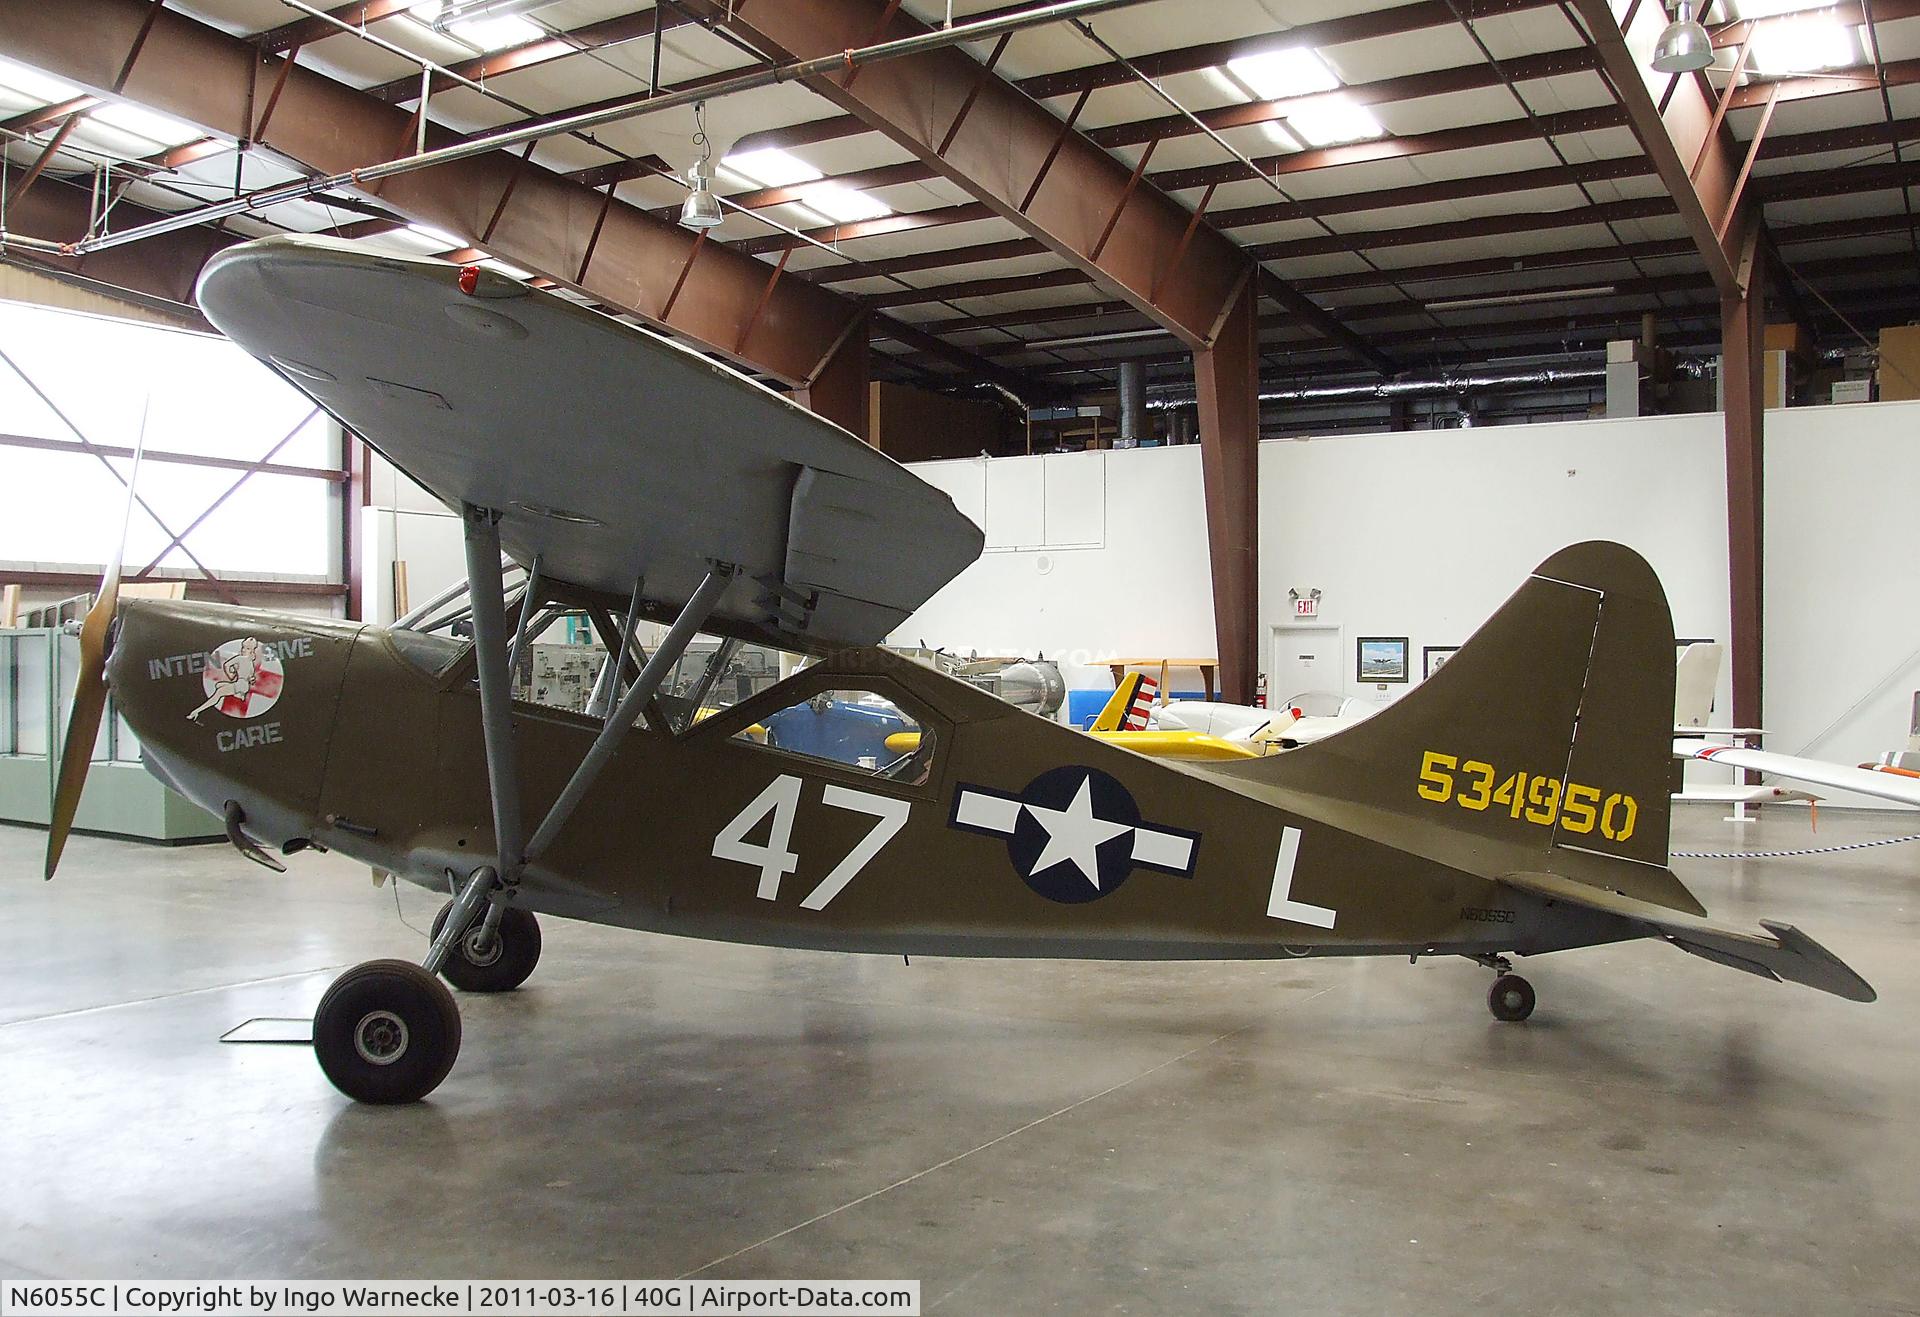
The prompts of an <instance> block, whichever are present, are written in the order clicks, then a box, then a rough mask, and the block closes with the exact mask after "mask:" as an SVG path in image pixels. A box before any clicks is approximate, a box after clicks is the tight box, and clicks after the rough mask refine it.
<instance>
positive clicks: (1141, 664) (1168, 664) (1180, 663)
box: [1107, 658, 1220, 704]
mask: <svg viewBox="0 0 1920 1317" xmlns="http://www.w3.org/2000/svg"><path fill="white" fill-rule="evenodd" d="M1107 666H1108V667H1110V668H1112V669H1113V684H1114V685H1115V686H1118V685H1119V684H1120V682H1121V680H1122V679H1123V678H1124V677H1125V676H1126V675H1127V669H1128V668H1159V669H1160V703H1162V704H1165V703H1166V702H1167V701H1168V699H1169V698H1171V697H1172V694H1173V688H1172V687H1170V686H1169V685H1168V684H1167V673H1168V670H1169V669H1172V668H1198V669H1200V680H1201V681H1202V682H1204V683H1206V688H1207V698H1208V699H1209V700H1211V699H1212V698H1213V689H1214V673H1215V672H1216V671H1217V670H1218V669H1219V667H1220V660H1219V659H1217V658H1120V659H1108V660H1107Z"/></svg>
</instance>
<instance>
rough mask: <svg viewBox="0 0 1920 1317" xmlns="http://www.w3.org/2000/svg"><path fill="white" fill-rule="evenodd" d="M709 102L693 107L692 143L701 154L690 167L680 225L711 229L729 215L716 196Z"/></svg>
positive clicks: (690, 227) (689, 227)
mask: <svg viewBox="0 0 1920 1317" xmlns="http://www.w3.org/2000/svg"><path fill="white" fill-rule="evenodd" d="M706 112H707V103H706V102H705V101H701V102H700V103H698V104H697V105H695V106H694V107H693V124H694V133H693V144H694V145H695V146H696V147H698V148H700V155H699V157H698V158H697V159H695V160H694V162H693V166H692V168H690V169H688V170H687V186H688V187H689V188H691V189H692V191H690V192H688V193H687V200H686V204H684V205H682V206H681V207H680V225H681V227H682V228H688V229H711V228H713V227H714V226H716V225H717V224H719V223H720V221H722V220H723V219H725V218H726V216H725V215H724V214H722V213H721V211H720V198H718V197H716V196H714V195H713V145H712V143H710V142H708V141H707V119H706Z"/></svg>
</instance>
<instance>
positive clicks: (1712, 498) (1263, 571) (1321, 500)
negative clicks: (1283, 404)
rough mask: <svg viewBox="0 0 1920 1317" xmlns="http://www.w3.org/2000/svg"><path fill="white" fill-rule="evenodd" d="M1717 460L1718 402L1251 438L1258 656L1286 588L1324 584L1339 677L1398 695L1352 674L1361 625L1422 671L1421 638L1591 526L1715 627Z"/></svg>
mask: <svg viewBox="0 0 1920 1317" xmlns="http://www.w3.org/2000/svg"><path fill="white" fill-rule="evenodd" d="M1196 460H1197V459H1196ZM1724 470H1725V464H1724V457H1723V445H1722V439H1721V431H1720V425H1719V418H1718V417H1715V416H1678V417H1659V418H1648V419H1645V420H1630V421H1627V420H1622V421H1582V422H1574V423H1564V424H1552V425H1515V426H1497V427H1483V428H1477V429H1470V430H1434V431H1407V432H1402V433H1397V434H1378V435H1367V436H1361V437H1353V438H1329V439H1305V440H1301V439H1285V440H1276V441H1274V442H1271V443H1265V444H1262V445H1261V446H1260V582H1261V593H1260V611H1261V617H1262V622H1263V625H1262V627H1261V632H1260V634H1261V637H1262V640H1263V649H1262V655H1261V657H1262V661H1263V666H1264V663H1265V660H1266V657H1267V654H1266V649H1265V647H1264V641H1265V638H1266V637H1267V636H1268V635H1269V634H1270V629H1271V627H1272V626H1273V625H1275V624H1279V625H1282V626H1285V625H1287V624H1288V623H1289V622H1290V620H1291V619H1290V616H1289V614H1290V609H1289V605H1288V599H1287V589H1288V587H1290V586H1291V587H1294V588H1297V589H1299V590H1300V591H1301V593H1303V594H1305V593H1306V592H1307V591H1308V590H1310V589H1314V588H1317V589H1319V590H1321V591H1322V592H1323V597H1322V599H1321V604H1320V613H1321V615H1320V618H1319V619H1318V620H1320V621H1322V622H1330V623H1338V624H1339V625H1340V626H1341V627H1342V629H1343V636H1342V640H1343V643H1344V645H1345V647H1346V650H1347V659H1348V662H1347V664H1346V667H1345V669H1344V670H1343V681H1344V686H1343V692H1344V693H1346V694H1350V695H1360V696H1363V697H1365V698H1368V699H1373V700H1377V701H1382V702H1384V701H1386V700H1390V699H1393V698H1395V697H1397V696H1398V695H1400V694H1403V693H1405V691H1406V690H1407V689H1409V687H1406V686H1389V687H1388V689H1387V691H1385V692H1384V693H1383V692H1380V691H1378V690H1376V689H1375V688H1374V687H1373V686H1372V685H1362V684H1360V683H1358V682H1357V681H1356V680H1355V677H1354V673H1353V670H1352V662H1351V659H1352V650H1353V644H1354V640H1355V638H1356V637H1359V636H1364V635H1384V636H1407V637H1408V638H1409V640H1410V642H1411V643H1410V650H1411V661H1412V667H1413V672H1414V675H1415V676H1416V677H1418V676H1419V674H1420V661H1421V649H1422V647H1423V646H1427V645H1459V644H1461V643H1462V642H1464V641H1465V640H1466V639H1467V637H1468V636H1469V635H1471V634H1472V633H1473V630H1474V628H1476V627H1477V626H1479V625H1480V623H1482V622H1484V621H1485V620H1486V619H1487V617H1488V616H1489V615H1490V614H1491V613H1492V612H1493V611H1494V609H1496V608H1498V607H1499V606H1500V604H1501V602H1502V601H1503V600H1505V599H1506V597H1507V596H1508V595H1509V594H1511V593H1513V591H1514V589H1515V588H1516V587H1517V586H1518V585H1519V584H1520V582H1521V580H1522V579H1524V578H1525V576H1526V575H1527V573H1528V572H1529V571H1531V570H1532V569H1533V568H1534V567H1536V566H1538V565H1539V563H1540V562H1541V561H1542V560H1543V559H1545V558H1546V557H1547V556H1548V555H1549V554H1552V553H1553V552H1554V551H1556V550H1558V549H1561V548H1563V547H1565V546H1566V545H1568V544H1573V543H1576V542H1578V541H1580V540H1589V539H1610V540H1618V541H1620V542H1621V543H1623V544H1627V545H1630V546H1632V547H1633V548H1634V549H1636V550H1638V551H1639V552H1640V553H1641V554H1642V555H1643V556H1645V557H1646V559H1647V560H1648V561H1649V562H1650V563H1652V564H1653V568H1654V570H1655V571H1656V572H1657V573H1659V576H1660V580H1661V583H1662V584H1663V585H1664V586H1665V587H1666V591H1667V598H1668V600H1669V601H1670V602H1671V604H1672V606H1673V618H1674V630H1675V633H1676V634H1678V635H1681V636H1694V637H1702V638H1705V637H1713V638H1721V639H1724V638H1725V636H1726V634H1727V630H1728V620H1727V618H1728V614H1727V545H1726V531H1725V526H1726V511H1725V500H1726V496H1725V494H1724V493H1723V492H1721V491H1722V490H1723V488H1724V485H1723V480H1724V476H1723V472H1724ZM1728 689H1729V688H1728V686H1727V683H1726V681H1725V679H1724V677H1723V681H1722V695H1721V699H1720V702H1719V704H1720V707H1722V708H1724V707H1725V705H1726V699H1727V690H1728ZM1275 694H1276V696H1284V695H1285V694H1287V692H1278V691H1277V692H1275Z"/></svg>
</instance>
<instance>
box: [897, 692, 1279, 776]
mask: <svg viewBox="0 0 1920 1317" xmlns="http://www.w3.org/2000/svg"><path fill="white" fill-rule="evenodd" d="M1158 690H1159V683H1158V682H1156V681H1155V680H1154V679H1153V678H1152V677H1149V676H1147V675H1146V674H1145V673H1143V672H1129V673H1127V674H1126V675H1125V676H1123V677H1122V678H1121V679H1120V683H1119V685H1117V686H1115V687H1114V688H1113V695H1112V696H1111V698H1109V699H1108V700H1107V702H1106V704H1105V705H1104V706H1102V708H1101V710H1100V716H1099V717H1097V718H1095V719H1094V720H1093V722H1092V724H1091V725H1090V726H1089V727H1088V728H1087V735H1088V736H1091V737H1092V738H1093V739H1094V740H1096V741H1103V742H1105V743H1106V744H1108V745H1117V746H1120V747H1121V748H1122V749H1126V750H1131V751H1133V752H1134V753H1135V754H1142V755H1146V756H1147V757H1148V758H1150V759H1181V760H1189V761H1205V760H1216V761H1217V760H1222V759H1262V758H1265V757H1266V756H1267V755H1270V754H1278V753H1279V752H1280V749H1281V746H1280V743H1279V741H1278V740H1269V739H1267V732H1268V729H1267V728H1266V727H1261V728H1259V729H1258V730H1256V731H1255V732H1254V733H1253V734H1252V735H1251V736H1248V737H1245V738H1242V739H1230V738H1228V737H1224V736H1213V735H1210V734H1208V733H1206V732H1192V731H1185V730H1175V729H1172V728H1158V727H1155V728H1150V727H1148V726H1147V717H1148V711H1149V710H1150V709H1151V708H1152V706H1153V700H1154V696H1155V694H1156V693H1157V692H1158ZM886 745H887V750H888V752H889V753H891V754H899V755H909V754H912V753H913V752H914V751H915V750H917V749H919V748H920V733H918V732H895V733H894V734H893V735H892V736H889V737H888V738H887V741H886Z"/></svg>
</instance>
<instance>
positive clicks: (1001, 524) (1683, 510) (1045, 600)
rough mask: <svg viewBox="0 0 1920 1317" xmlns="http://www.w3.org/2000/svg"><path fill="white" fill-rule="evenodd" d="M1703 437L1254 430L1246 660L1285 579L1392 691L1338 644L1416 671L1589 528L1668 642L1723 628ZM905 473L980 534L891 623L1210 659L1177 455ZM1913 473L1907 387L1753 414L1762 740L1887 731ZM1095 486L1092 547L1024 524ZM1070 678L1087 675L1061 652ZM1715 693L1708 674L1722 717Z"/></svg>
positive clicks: (1895, 731)
mask: <svg viewBox="0 0 1920 1317" xmlns="http://www.w3.org/2000/svg"><path fill="white" fill-rule="evenodd" d="M1723 445H1724V439H1723V431H1722V425H1721V418H1720V417H1719V416H1718V415H1717V414H1708V415H1695V416H1679V417H1656V418H1647V419H1641V420H1620V421H1584V422H1573V423H1564V424H1552V425H1530V426H1503V427H1495V428H1481V429H1472V430H1443V431H1416V432H1405V433H1397V434H1378V435H1367V436H1357V437H1341V438H1328V439H1306V440H1275V441H1271V442H1268V443H1264V444H1262V445H1261V451H1260V491H1259V492H1260V500H1259V506H1260V570H1261V602H1260V609H1261V618H1260V630H1259V634H1260V636H1261V641H1262V644H1261V655H1262V664H1263V666H1264V665H1265V663H1266V661H1267V656H1268V653H1269V645H1268V638H1269V637H1270V635H1271V634H1272V628H1273V627H1274V626H1275V625H1282V626H1284V625H1288V624H1290V623H1291V616H1290V614H1291V609H1290V606H1289V603H1288V598H1287V590H1288V587H1290V586H1291V587H1296V588H1298V589H1300V590H1301V591H1303V592H1305V591H1306V590H1308V589H1311V588H1318V589H1320V590H1321V591H1322V592H1323V597H1322V603H1321V616H1320V618H1319V619H1317V620H1319V621H1320V622H1322V623H1332V624H1337V625H1339V626H1340V627H1341V628H1342V631H1343V634H1342V641H1343V646H1344V650H1345V653H1344V662H1343V666H1342V674H1343V679H1342V680H1343V686H1344V690H1345V693H1348V694H1359V695H1362V696H1365V697H1368V698H1375V699H1391V698H1393V697H1394V696H1396V695H1398V694H1401V693H1403V692H1404V691H1405V690H1406V689H1408V688H1407V687H1397V686H1396V687H1390V688H1389V690H1388V691H1387V692H1386V693H1385V694H1384V695H1382V694H1381V693H1380V692H1378V691H1376V690H1375V689H1374V688H1373V687H1372V686H1371V685H1362V684H1360V683H1358V682H1356V680H1355V678H1354V674H1353V671H1352V659H1353V644H1354V640H1355V639H1356V638H1357V637H1359V636H1362V635H1391V636H1400V635H1404V636H1407V637H1409V638H1410V641H1411V657H1412V664H1413V668H1414V675H1415V678H1416V680H1417V679H1418V676H1419V670H1420V651H1421V648H1422V646H1425V645H1458V644H1460V643H1461V642H1462V641H1464V640H1465V639H1466V638H1467V637H1468V636H1469V635H1470V634H1471V633H1472V631H1473V629H1474V628H1475V627H1476V626H1478V625H1479V624H1480V623H1481V622H1482V621H1484V620H1485V619H1486V617H1487V616H1488V615H1489V614H1490V613H1491V612H1492V611H1493V610H1494V609H1495V608H1496V607H1498V606H1499V604H1500V602H1501V601H1502V600H1504V599H1505V598H1506V597H1507V595H1508V594H1509V593H1511V592H1512V590H1513V589H1514V588H1515V586H1517V585H1518V584H1519V582H1520V580H1521V578H1522V577H1524V576H1525V574H1526V573H1527V572H1528V571H1529V570H1531V569H1532V568H1533V567H1534V566H1535V565H1537V564H1538V563H1539V562H1540V561H1541V560H1542V559H1543V558H1545V557H1547V556H1548V555H1549V554H1550V553H1552V552H1553V551H1555V550H1556V549H1559V548H1561V547H1563V546H1565V545H1567V544H1570V543H1573V542H1575V541H1577V540H1583V539H1594V538H1605V539H1616V540H1619V541H1621V542H1623V543H1625V544H1628V545H1630V546H1632V547H1633V548H1635V549H1637V550H1638V551H1639V552H1641V553H1642V554H1644V555H1645V556H1646V557H1647V559H1648V561H1649V562H1651V563H1652V564H1653V567H1654V569H1655V570H1656V571H1657V572H1658V573H1659V575H1660V579H1661V581H1662V583H1663V584H1664V585H1665V587H1666V590H1667V595H1668V598H1669V600H1670V602H1671V603H1672V606H1673V615H1674V628H1675V631H1676V633H1677V634H1679V635H1681V636H1693V637H1711V638H1715V639H1719V640H1725V639H1726V638H1727V636H1728V631H1729V622H1728V605H1727V597H1728V595H1727V544H1726V539H1727V537H1726V492H1725V478H1724V470H1725V466H1724V446H1723ZM916 470H917V471H918V472H919V473H920V474H921V475H923V476H925V477H926V478H927V479H928V480H930V481H931V482H932V483H934V484H936V485H938V486H940V487H941V488H943V489H946V490H947V491H948V492H949V493H951V494H952V495H953V497H954V499H955V501H956V503H958V504H959V506H960V507H961V509H962V510H963V511H966V512H967V513H968V514H969V515H970V516H972V517H974V519H975V520H976V521H978V522H980V523H981V524H982V525H984V526H986V527H987V528H988V531H989V544H990V547H989V551H988V552H987V553H986V554H984V555H983V556H982V558H981V559H980V561H979V562H977V563H975V564H974V565H973V566H972V567H970V568H968V569H967V571H966V572H964V573H962V575H961V576H960V577H959V578H958V579H956V580H955V581H954V582H953V583H951V584H950V585H948V586H947V588H946V589H944V590H942V591H941V592H940V593H939V594H938V595H936V596H935V597H934V598H933V599H932V600H931V601H929V603H928V604H927V606H926V607H925V608H923V609H921V610H920V612H918V613H916V614H915V615H914V617H913V618H911V619H910V620H909V621H908V622H907V623H906V624H905V625H904V626H902V627H901V628H900V629H899V630H898V631H897V632H896V633H895V636H894V639H895V640H896V641H898V642H901V643H914V642H917V641H918V640H920V639H922V638H924V639H925V640H926V641H927V643H929V644H941V645H948V646H952V647H957V648H961V649H967V648H974V647H978V648H979V649H981V650H982V651H983V652H984V651H987V650H989V649H991V650H997V651H1020V652H1027V653H1031V652H1034V651H1045V652H1046V653H1047V654H1048V655H1049V656H1051V655H1054V654H1056V653H1063V654H1066V655H1068V656H1070V657H1078V658H1081V659H1082V660H1085V659H1087V658H1093V657H1098V656H1101V655H1107V656H1111V655H1113V654H1115V653H1121V652H1129V653H1140V654H1211V653H1212V652H1213V650H1214V647H1215V642H1214V635H1213V610H1212V606H1211V597H1210V594H1209V584H1208V582H1209V575H1208V568H1207V558H1206V531H1205V521H1204V506H1203V502H1202V497H1201V487H1200V454H1199V449H1198V448H1197V447H1185V448H1173V449H1142V450H1138V451H1133V452H1111V453H1099V454H1075V455H1071V456H1067V457H1048V458H1020V459H1013V460H999V461H995V462H992V463H987V462H983V461H980V460H975V461H964V462H936V463H927V464H923V465H921V466H919V467H917V468H916ZM989 480H991V481H992V484H991V486H989V483H988V482H989ZM1068 482H1071V484H1072V486H1073V487H1072V488H1071V489H1068V488H1065V487H1064V486H1065V485H1066V484H1067V483H1068ZM1916 489H1920V404H1913V403H1883V404H1873V405H1854V406H1846V407H1828V408H1797V409H1791V410H1786V411H1774V412H1769V413H1768V414H1767V477H1766V502H1767V506H1766V525H1767V545H1766V560H1767V581H1768V593H1767V654H1766V668H1767V672H1766V708H1765V720H1766V725H1767V727H1768V729H1769V732H1770V735H1769V738H1768V741H1767V744H1768V746H1769V747H1770V748H1772V749H1776V750H1780V751H1783V752H1786V753H1801V752H1808V753H1812V754H1814V755H1816V756H1817V757H1819V758H1823V759H1828V760H1833V761H1836V762H1842V763H1857V762H1860V761H1861V760H1864V759H1869V758H1872V757H1873V756H1875V755H1877V754H1879V753H1880V752H1882V751H1884V750H1887V749H1892V748H1897V747H1899V746H1901V745H1904V743H1905V737H1906V729H1907V719H1908V708H1909V704H1910V702H1911V700H1912V696H1913V692H1914V690H1915V689H1916V688H1920V613H1917V611H1916V607H1915V604H1916V601H1920V561H1916V558H1915V555H1914V554H1913V553H1912V552H1911V544H1910V541H1911V538H1912V516H1911V511H1910V504H1911V501H1912V497H1913V491H1914V490H1916ZM1095 501H1098V502H1100V503H1102V504H1103V505H1104V510H1103V511H1101V512H1099V513H1098V514H1097V515H1098V518H1099V520H1100V522H1101V525H1102V534H1101V535H1100V537H1099V538H1098V540H1097V541H1095V542H1089V543H1084V544H1076V543H1075V542H1073V541H1071V540H1070V538H1069V537H1067V536H1059V537H1055V538H1054V539H1052V540H1049V539H1048V538H1047V526H1048V524H1049V519H1048V518H1047V517H1046V516H1045V515H1044V514H1045V512H1046V511H1048V510H1051V509H1053V508H1055V507H1063V508H1065V509H1066V510H1067V511H1066V513H1065V514H1063V516H1061V517H1060V518H1058V520H1060V521H1061V522H1062V523H1063V524H1070V525H1071V527H1072V528H1073V529H1074V531H1075V533H1076V534H1078V533H1080V531H1081V528H1083V527H1084V526H1085V525H1087V524H1089V523H1091V522H1092V521H1093V520H1095V517H1096V511H1095V510H1093V509H1091V508H1089V507H1088V506H1087V505H1088V504H1090V503H1092V502H1095ZM1036 508H1037V509H1041V510H1042V511H1041V512H1040V513H1039V514H1036V512H1035V509H1036ZM1903 514H1905V515H1903ZM1036 515H1038V518H1039V520H1038V522H1037V523H1036ZM1036 524H1037V526H1038V530H1037V533H1036V531H1035V529H1034V527H1035V526H1036ZM1009 526H1011V527H1013V528H1014V530H1013V532H1012V533H1006V531H1007V528H1008V527H1009ZM1034 540H1037V541H1038V542H1037V543H1034V542H1030V541H1034ZM1043 562H1044V563H1045V565H1046V567H1045V570H1042V564H1043ZM1068 683H1069V685H1070V686H1075V687H1086V686H1093V685H1099V684H1107V685H1110V679H1109V678H1108V677H1107V676H1106V674H1105V673H1104V671H1103V670H1099V669H1096V668H1069V671H1068ZM1181 684H1182V685H1185V684H1186V683H1184V682H1183V683H1181ZM1729 689H1730V681H1729V678H1728V676H1727V674H1725V673H1723V674H1722V677H1721V685H1720V692H1719V695H1718V698H1717V700H1716V707H1717V709H1719V710H1720V711H1721V712H1722V713H1724V712H1725V711H1726V709H1727V708H1728V704H1729ZM1863 700H1864V702H1862V701H1863ZM1856 703H1859V707H1858V708H1854V707H1853V706H1855V705H1856ZM1836 720H1838V721H1837V723H1836ZM1830 724H1833V725H1832V726H1831V729H1830V730H1824V729H1828V728H1829V725H1830ZM1823 730H1824V735H1820V737H1819V739H1818V740H1815V739H1814V738H1815V737H1816V734H1820V733H1822V732H1823ZM1834 803H1843V802H1842V801H1841V799H1840V798H1839V797H1837V796H1836V797H1835V798H1834ZM1855 803H1867V802H1864V801H1856V802H1855Z"/></svg>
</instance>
